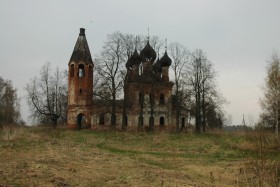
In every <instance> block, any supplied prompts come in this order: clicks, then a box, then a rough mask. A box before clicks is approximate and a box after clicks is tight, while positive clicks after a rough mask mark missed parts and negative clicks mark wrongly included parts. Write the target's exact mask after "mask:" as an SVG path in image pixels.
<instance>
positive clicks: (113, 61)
mask: <svg viewBox="0 0 280 187" xmlns="http://www.w3.org/2000/svg"><path fill="white" fill-rule="evenodd" d="M122 42H123V41H122V34H121V33H119V32H115V33H113V34H109V35H108V36H107V41H106V42H105V44H104V46H103V50H102V52H101V55H100V57H99V58H97V66H96V67H97V70H98V74H99V76H100V79H101V80H100V84H99V86H100V87H99V89H98V88H97V90H99V91H100V90H103V91H105V92H106V93H107V94H106V95H107V96H109V97H107V98H103V99H107V100H108V101H109V102H110V104H111V125H112V126H115V125H116V99H117V94H119V92H120V91H121V89H122V84H123V81H122V74H121V72H122V70H123V69H124V61H125V52H126V51H125V50H124V48H123V46H122ZM95 94H98V91H97V92H95ZM99 96H100V97H102V96H101V95H99Z"/></svg>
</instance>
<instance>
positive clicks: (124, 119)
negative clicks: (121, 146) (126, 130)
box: [123, 116, 128, 126]
mask: <svg viewBox="0 0 280 187" xmlns="http://www.w3.org/2000/svg"><path fill="white" fill-rule="evenodd" d="M127 120H128V119H127V116H124V118H123V121H124V126H127Z"/></svg>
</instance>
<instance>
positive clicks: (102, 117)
mask: <svg viewBox="0 0 280 187" xmlns="http://www.w3.org/2000/svg"><path fill="white" fill-rule="evenodd" d="M104 124H105V115H104V114H99V125H104Z"/></svg>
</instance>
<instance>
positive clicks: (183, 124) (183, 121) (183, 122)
mask: <svg viewBox="0 0 280 187" xmlns="http://www.w3.org/2000/svg"><path fill="white" fill-rule="evenodd" d="M182 127H185V118H182Z"/></svg>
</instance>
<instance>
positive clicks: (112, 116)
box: [111, 84, 116, 126]
mask: <svg viewBox="0 0 280 187" xmlns="http://www.w3.org/2000/svg"><path fill="white" fill-rule="evenodd" d="M112 87H113V93H112V97H113V100H112V114H111V126H116V92H115V90H116V88H115V84H113V85H112Z"/></svg>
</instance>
